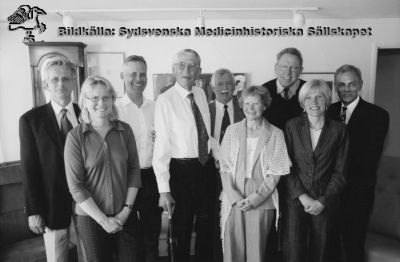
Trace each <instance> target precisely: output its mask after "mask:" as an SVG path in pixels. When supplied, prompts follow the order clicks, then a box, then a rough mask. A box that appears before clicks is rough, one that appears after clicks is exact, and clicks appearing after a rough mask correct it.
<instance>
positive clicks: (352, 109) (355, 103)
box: [340, 96, 360, 112]
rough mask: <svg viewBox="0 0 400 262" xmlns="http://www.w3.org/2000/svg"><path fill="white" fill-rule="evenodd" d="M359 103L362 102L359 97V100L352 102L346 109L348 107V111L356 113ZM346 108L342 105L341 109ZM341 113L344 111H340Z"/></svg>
mask: <svg viewBox="0 0 400 262" xmlns="http://www.w3.org/2000/svg"><path fill="white" fill-rule="evenodd" d="M359 102H360V96H357V98H356V99H354V101H353V102H351V103H350V104H348V105H347V106H346V107H347V111H349V112H353V111H354V108H356V106H357V105H358V103H359ZM344 106H345V105H343V103H342V106H341V109H342V108H343V107H344ZM340 111H342V110H340Z"/></svg>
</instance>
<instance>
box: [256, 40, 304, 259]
mask: <svg viewBox="0 0 400 262" xmlns="http://www.w3.org/2000/svg"><path fill="white" fill-rule="evenodd" d="M302 72H303V56H302V55H301V53H300V51H299V50H298V49H296V48H294V47H288V48H284V49H282V50H281V51H280V52H279V53H278V54H277V55H276V64H275V74H276V77H277V78H275V79H272V80H270V81H268V82H266V83H264V84H263V86H264V87H265V88H267V89H268V91H269V93H270V94H271V98H272V101H271V106H270V107H269V108H268V110H265V111H264V117H265V118H267V120H268V121H269V122H270V123H271V124H273V125H274V126H277V127H279V128H280V129H284V128H285V124H286V122H287V121H288V120H289V119H291V118H294V117H296V116H299V115H301V113H302V112H303V109H302V108H301V106H300V103H299V91H300V88H301V87H302V86H303V85H304V84H305V82H306V81H304V80H302V79H300V78H299V77H300V75H301V73H302ZM284 180H285V178H284V179H281V181H280V183H279V184H278V192H279V197H280V198H281V199H283V198H284V196H285V195H286V193H285V192H284V190H285V189H284V187H283V186H282V182H283V181H284ZM282 203H283V202H281V205H282ZM277 243H278V235H277V233H276V231H272V232H271V233H270V234H269V236H268V246H267V250H269V252H274V251H276V250H277V249H278V247H276V245H277Z"/></svg>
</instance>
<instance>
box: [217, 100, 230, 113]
mask: <svg viewBox="0 0 400 262" xmlns="http://www.w3.org/2000/svg"><path fill="white" fill-rule="evenodd" d="M232 100H233V99H231V100H230V101H229V102H228V103H227V105H228V110H230V109H233V101H232ZM215 106H216V107H217V109H218V110H221V111H223V110H224V104H222V103H221V102H219V101H218V100H217V99H215Z"/></svg>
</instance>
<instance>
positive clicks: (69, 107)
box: [50, 100, 75, 116]
mask: <svg viewBox="0 0 400 262" xmlns="http://www.w3.org/2000/svg"><path fill="white" fill-rule="evenodd" d="M50 104H51V107H52V108H53V111H54V113H55V114H56V116H58V114H59V113H60V111H61V109H63V108H65V109H67V110H68V112H70V113H71V114H73V115H74V114H75V111H74V106H73V104H72V100H71V102H69V104H68V105H66V106H65V107H62V106H60V105H59V104H57V103H56V102H55V101H53V100H51V101H50Z"/></svg>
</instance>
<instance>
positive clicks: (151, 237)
mask: <svg viewBox="0 0 400 262" xmlns="http://www.w3.org/2000/svg"><path fill="white" fill-rule="evenodd" d="M140 174H141V178H142V184H143V187H142V188H140V189H139V192H138V196H137V198H136V201H135V207H136V208H137V210H138V211H139V224H140V237H139V238H140V244H141V246H140V249H141V261H146V262H156V261H158V239H159V237H160V231H161V213H162V209H161V208H160V207H159V206H158V200H159V198H160V194H159V193H158V187H157V181H156V176H155V175H154V171H153V168H148V169H141V170H140Z"/></svg>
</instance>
